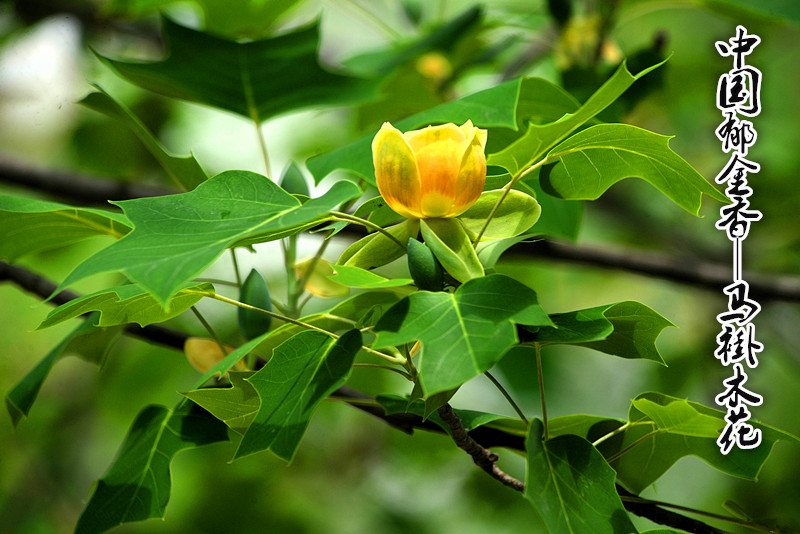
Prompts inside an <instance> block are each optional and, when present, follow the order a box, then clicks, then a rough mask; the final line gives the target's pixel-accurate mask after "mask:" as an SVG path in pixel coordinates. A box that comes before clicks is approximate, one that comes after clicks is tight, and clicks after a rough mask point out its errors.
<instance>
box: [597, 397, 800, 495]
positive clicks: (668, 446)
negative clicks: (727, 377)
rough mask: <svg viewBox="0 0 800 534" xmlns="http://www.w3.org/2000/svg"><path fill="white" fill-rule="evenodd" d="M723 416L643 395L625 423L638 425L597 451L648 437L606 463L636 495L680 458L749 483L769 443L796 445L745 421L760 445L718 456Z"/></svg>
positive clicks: (691, 404) (612, 450)
mask: <svg viewBox="0 0 800 534" xmlns="http://www.w3.org/2000/svg"><path fill="white" fill-rule="evenodd" d="M639 408H643V409H644V410H646V411H647V412H648V413H649V414H650V416H653V417H654V418H655V419H654V418H653V417H650V416H648V415H647V414H646V413H644V412H643V411H641V410H640V409H639ZM724 417H725V412H721V411H719V410H715V409H712V408H708V407H706V406H703V405H702V404H698V403H696V402H691V401H687V400H684V399H678V398H675V397H670V396H669V395H664V394H663V393H655V392H650V393H643V394H641V395H639V396H638V397H636V399H635V400H634V401H633V402H632V405H631V408H630V411H629V413H628V419H629V421H630V422H631V423H638V424H635V425H633V426H631V427H630V428H629V429H628V430H626V431H625V434H624V439H623V440H621V441H620V442H618V443H616V444H614V445H613V446H610V447H605V446H604V445H605V444H601V445H600V450H601V451H603V453H604V454H605V455H606V456H609V455H611V454H614V453H616V452H619V451H621V450H624V449H626V448H628V447H629V446H630V445H632V444H633V443H635V442H636V441H638V440H641V439H642V438H644V436H646V435H648V434H650V437H648V438H646V439H644V441H641V442H640V443H639V444H637V445H636V446H635V447H633V448H631V449H630V450H628V451H627V452H625V453H624V454H623V455H622V456H621V457H620V458H619V459H618V460H616V461H614V462H612V464H611V465H612V467H614V469H615V470H616V471H617V475H618V477H619V480H620V481H621V482H622V483H623V484H624V485H625V487H626V488H628V489H629V490H630V491H632V492H634V493H639V492H641V491H642V490H643V489H645V488H646V487H648V486H649V485H650V484H652V483H653V482H655V481H656V480H658V478H659V477H661V475H663V474H664V473H665V472H666V471H667V470H668V469H669V468H670V467H672V465H673V464H674V463H675V462H676V461H678V460H679V459H680V458H683V457H684V456H689V455H694V456H697V457H699V458H700V459H702V460H703V461H704V462H706V463H707V464H709V465H710V466H712V467H714V468H715V469H718V470H719V471H722V472H723V473H728V474H730V475H734V476H737V477H742V478H748V479H755V478H756V477H757V476H758V473H759V471H761V468H762V467H763V465H764V462H766V460H767V457H768V456H769V454H770V452H771V451H772V447H773V446H774V445H775V442H777V441H791V442H794V443H798V444H800V439H798V438H797V437H795V436H793V435H791V434H789V433H786V432H783V431H781V430H778V429H776V428H773V427H770V426H767V425H765V424H763V423H759V422H756V421H755V420H753V419H751V420H750V421H749V423H750V424H752V425H753V426H754V427H755V428H759V429H761V436H762V441H761V445H759V446H758V447H756V448H753V449H740V448H738V447H733V448H732V449H731V450H730V452H729V453H728V454H726V455H723V454H722V453H721V452H720V450H719V446H718V445H717V442H716V441H717V438H718V437H719V433H718V432H714V430H715V429H722V428H723V427H724V426H725V421H724ZM715 421H716V423H715ZM654 431H656V432H654Z"/></svg>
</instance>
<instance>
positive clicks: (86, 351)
mask: <svg viewBox="0 0 800 534" xmlns="http://www.w3.org/2000/svg"><path fill="white" fill-rule="evenodd" d="M97 319H98V316H97V314H93V315H91V316H89V317H87V318H86V319H84V321H83V322H82V323H81V324H80V326H78V327H77V328H76V329H75V330H73V331H72V332H70V333H69V334H68V335H67V336H66V337H65V338H64V339H63V340H62V341H61V343H59V344H58V345H56V346H55V347H54V348H53V349H52V350H51V351H50V352H48V353H47V356H45V357H44V358H42V359H41V360H40V361H39V363H37V364H36V366H35V367H34V368H33V369H31V370H30V371H29V372H28V374H27V375H25V377H24V378H23V379H22V380H20V381H19V382H18V383H17V385H15V386H14V387H13V388H12V389H11V391H9V392H8V394H7V395H6V408H7V409H8V413H9V415H10V416H11V422H12V424H13V425H14V426H15V427H16V426H17V424H18V423H19V421H20V419H22V418H23V417H27V416H28V414H29V413H30V410H31V407H32V406H33V403H34V402H35V401H36V397H37V396H38V394H39V390H40V389H41V387H42V384H43V383H44V381H45V379H46V378H47V375H48V374H49V373H50V370H51V369H52V368H53V365H55V363H56V362H57V361H58V360H59V359H60V358H61V357H62V356H67V355H70V354H75V355H77V356H80V357H81V358H83V359H84V360H86V361H89V362H91V363H96V364H98V365H100V364H102V362H103V361H104V360H105V357H106V355H107V354H108V351H109V349H110V348H111V345H112V344H113V343H114V341H116V340H117V338H118V337H119V336H120V335H121V334H122V328H99V327H98V326H97Z"/></svg>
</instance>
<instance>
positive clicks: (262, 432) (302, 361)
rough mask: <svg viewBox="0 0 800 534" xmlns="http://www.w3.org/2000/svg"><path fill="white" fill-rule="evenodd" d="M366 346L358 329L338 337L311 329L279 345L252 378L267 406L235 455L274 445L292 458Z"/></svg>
mask: <svg viewBox="0 0 800 534" xmlns="http://www.w3.org/2000/svg"><path fill="white" fill-rule="evenodd" d="M360 349H361V333H360V332H359V331H358V330H351V331H349V332H347V333H346V334H344V335H343V336H342V337H340V338H339V339H338V340H334V339H333V338H331V337H330V336H328V335H326V334H323V333H322V332H317V331H313V330H307V331H304V332H301V333H299V334H297V335H296V336H294V337H292V338H290V339H289V340H288V341H286V342H285V343H283V344H282V345H280V346H279V347H277V348H276V349H275V352H274V354H273V357H272V359H270V361H269V362H267V365H265V366H264V367H263V368H261V370H259V371H258V372H257V373H255V374H254V375H253V376H251V377H250V378H248V379H247V381H248V382H249V383H250V384H251V385H252V386H253V388H254V389H255V390H256V393H258V396H259V398H260V400H261V405H260V407H259V409H258V413H257V414H256V415H255V417H254V419H253V422H252V423H251V424H250V426H249V427H248V429H247V432H245V434H244V437H243V438H242V441H241V443H239V447H238V448H237V449H236V454H235V455H234V458H241V457H242V456H246V455H248V454H252V453H255V452H258V451H262V450H265V449H269V450H271V451H272V452H274V453H275V454H276V455H277V456H279V457H281V458H283V459H284V460H286V461H291V460H292V458H293V457H294V454H295V452H296V451H297V447H298V445H299V444H300V440H301V439H302V438H303V434H304V433H305V430H306V427H307V426H308V423H309V421H310V420H311V415H312V413H313V412H314V409H316V407H317V405H319V403H320V402H322V400H323V399H325V398H326V397H327V396H328V395H330V394H331V393H332V392H333V391H334V390H335V389H336V388H338V387H339V386H341V385H342V384H344V382H345V380H346V378H347V376H348V375H349V374H350V367H351V366H352V364H353V359H354V358H355V355H356V353H357V352H358V351H359V350H360Z"/></svg>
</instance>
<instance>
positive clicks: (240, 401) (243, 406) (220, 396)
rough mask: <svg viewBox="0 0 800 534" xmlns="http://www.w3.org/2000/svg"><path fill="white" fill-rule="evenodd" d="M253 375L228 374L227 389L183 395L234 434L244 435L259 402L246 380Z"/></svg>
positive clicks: (199, 390) (207, 389)
mask: <svg viewBox="0 0 800 534" xmlns="http://www.w3.org/2000/svg"><path fill="white" fill-rule="evenodd" d="M253 374H254V373H252V372H246V373H234V372H230V373H228V377H229V378H230V380H231V387H229V388H203V389H195V390H192V391H189V392H186V393H184V394H183V395H184V396H185V397H187V398H188V399H189V400H191V401H192V402H194V403H195V404H197V405H199V406H202V407H203V409H205V410H208V412H209V413H211V415H213V416H214V417H216V418H217V419H219V420H220V421H222V422H223V423H225V424H226V425H228V427H229V428H230V429H231V430H233V431H234V432H238V433H239V434H244V433H245V431H246V430H247V428H248V427H249V426H250V423H252V422H253V418H255V416H256V413H258V408H259V406H261V401H260V400H259V398H258V393H256V390H255V388H253V386H252V385H251V384H250V382H248V381H247V380H246V379H247V378H250V377H251V376H253Z"/></svg>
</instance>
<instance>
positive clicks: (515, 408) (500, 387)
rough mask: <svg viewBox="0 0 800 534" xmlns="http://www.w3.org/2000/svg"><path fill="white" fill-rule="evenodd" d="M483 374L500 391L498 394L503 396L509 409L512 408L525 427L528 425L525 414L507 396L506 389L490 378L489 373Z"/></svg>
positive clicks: (508, 395)
mask: <svg viewBox="0 0 800 534" xmlns="http://www.w3.org/2000/svg"><path fill="white" fill-rule="evenodd" d="M483 374H485V375H486V378H488V379H489V380H490V381H491V382H492V384H494V386H495V387H496V388H497V389H498V390H500V393H502V394H503V396H504V397H505V398H506V400H507V401H508V403H509V404H510V405H511V407H512V408H514V411H515V412H517V415H519V418H520V419H522V421H523V422H524V423H525V425H526V426H527V425H528V418H527V417H525V413H524V412H523V411H522V410H521V409H520V407H519V406H518V405H517V403H516V402H514V399H513V398H512V397H511V394H509V392H508V391H507V390H506V388H504V387H503V384H501V383H500V382H499V381H498V380H497V379H496V378H495V377H494V376H492V373H490V372H489V371H486V372H484V373H483Z"/></svg>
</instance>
